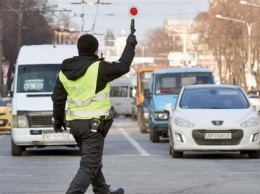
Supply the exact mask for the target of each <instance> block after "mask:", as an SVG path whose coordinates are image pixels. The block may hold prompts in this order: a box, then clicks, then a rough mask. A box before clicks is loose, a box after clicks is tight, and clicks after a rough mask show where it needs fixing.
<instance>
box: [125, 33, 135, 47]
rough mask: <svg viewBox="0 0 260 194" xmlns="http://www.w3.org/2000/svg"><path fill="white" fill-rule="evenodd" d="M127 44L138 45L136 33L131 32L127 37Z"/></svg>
mask: <svg viewBox="0 0 260 194" xmlns="http://www.w3.org/2000/svg"><path fill="white" fill-rule="evenodd" d="M126 44H127V45H130V46H132V47H134V48H135V46H136V45H137V40H136V37H135V35H133V34H129V35H128V37H127V39H126Z"/></svg>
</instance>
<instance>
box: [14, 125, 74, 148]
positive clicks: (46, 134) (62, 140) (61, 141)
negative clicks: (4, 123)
mask: <svg viewBox="0 0 260 194" xmlns="http://www.w3.org/2000/svg"><path fill="white" fill-rule="evenodd" d="M67 130H68V129H67ZM11 136H12V139H13V141H14V143H15V144H16V145H19V146H48V145H76V141H75V139H74V137H73V136H72V135H71V134H70V133H69V132H63V133H55V132H54V131H53V129H51V128H44V129H42V128H34V129H32V128H12V129H11Z"/></svg>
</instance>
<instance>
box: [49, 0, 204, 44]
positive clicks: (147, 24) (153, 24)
mask: <svg viewBox="0 0 260 194" xmlns="http://www.w3.org/2000/svg"><path fill="white" fill-rule="evenodd" d="M49 1H50V2H52V3H56V4H58V5H59V8H60V9H63V8H64V9H69V10H72V11H71V13H70V16H71V17H72V18H71V20H72V21H73V22H75V23H77V25H78V28H79V29H81V26H82V18H81V17H80V14H81V13H82V12H83V11H84V14H85V15H84V21H85V24H84V30H91V29H92V27H93V24H95V28H94V31H95V33H101V34H105V33H106V31H107V30H108V29H111V30H113V33H114V34H115V35H116V36H119V35H120V33H121V32H122V31H126V33H127V34H128V33H129V32H130V29H129V28H130V21H131V17H130V15H129V8H130V7H131V6H136V7H137V8H138V11H139V14H138V15H137V16H136V17H135V25H136V36H137V38H138V39H139V40H143V39H144V38H145V35H146V34H147V31H149V30H151V29H154V28H157V27H162V26H163V23H164V20H165V19H192V18H194V17H195V16H196V14H198V13H199V12H201V11H205V10H207V9H208V7H209V3H208V2H209V0H100V2H101V3H111V4H110V5H102V4H100V5H99V6H97V5H90V4H88V3H93V2H96V1H97V0H49ZM81 2H84V3H81ZM73 3H79V4H73ZM80 3H81V4H80ZM97 8H98V9H97ZM97 10H98V12H97V14H96V11H97ZM95 16H96V19H95ZM101 38H103V36H100V38H99V39H101Z"/></svg>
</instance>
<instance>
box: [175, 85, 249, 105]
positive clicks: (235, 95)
mask: <svg viewBox="0 0 260 194" xmlns="http://www.w3.org/2000/svg"><path fill="white" fill-rule="evenodd" d="M179 106H180V107H181V108H183V109H245V108H248V107H249V106H250V104H249V102H248V100H247V98H246V96H245V95H244V93H243V92H242V90H241V89H239V88H221V87H219V88H218V87H214V88H210V87H206V88H192V89H191V88H189V89H187V88H186V89H185V90H184V91H183V94H182V97H181V100H180V104H179Z"/></svg>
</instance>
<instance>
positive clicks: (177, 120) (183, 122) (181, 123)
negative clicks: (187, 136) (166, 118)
mask: <svg viewBox="0 0 260 194" xmlns="http://www.w3.org/2000/svg"><path fill="white" fill-rule="evenodd" d="M174 122H175V124H176V125H178V126H179V127H188V128H193V127H194V126H195V125H194V124H193V123H192V122H190V121H187V120H185V119H182V118H180V117H175V118H174Z"/></svg>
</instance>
